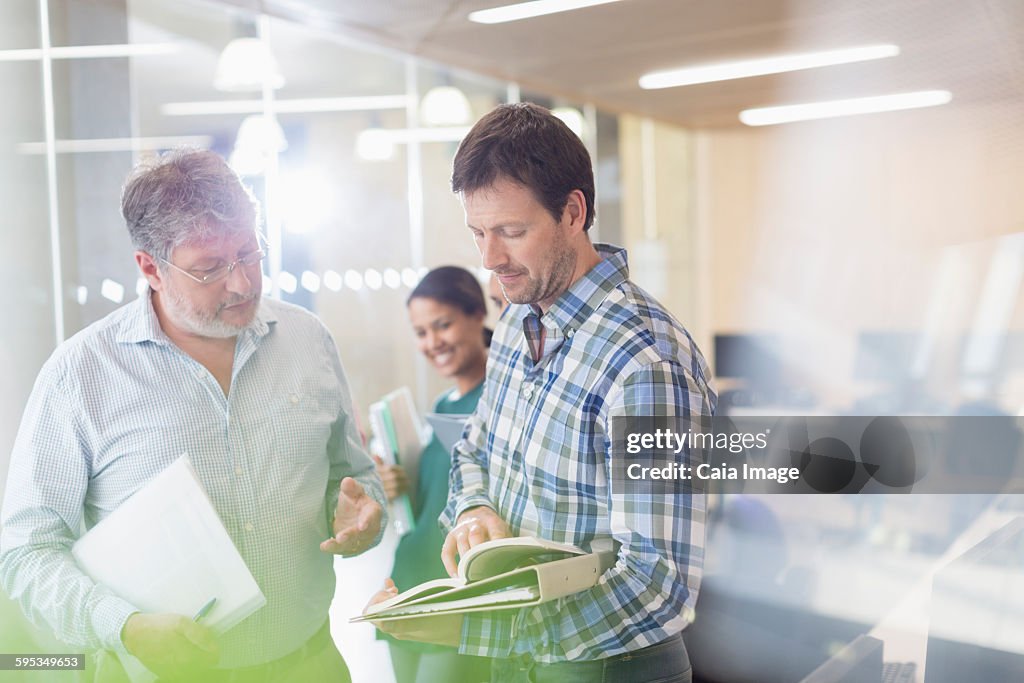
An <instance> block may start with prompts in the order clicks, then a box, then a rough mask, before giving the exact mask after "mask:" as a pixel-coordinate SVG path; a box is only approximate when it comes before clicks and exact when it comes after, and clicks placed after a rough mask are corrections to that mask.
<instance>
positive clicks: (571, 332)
mask: <svg viewBox="0 0 1024 683" xmlns="http://www.w3.org/2000/svg"><path fill="white" fill-rule="evenodd" d="M574 334H576V331H575V330H573V329H572V328H571V327H570V328H569V329H568V330H566V331H565V336H566V337H568V338H569V339H572V335H574Z"/></svg>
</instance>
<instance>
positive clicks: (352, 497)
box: [320, 477, 381, 555]
mask: <svg viewBox="0 0 1024 683" xmlns="http://www.w3.org/2000/svg"><path fill="white" fill-rule="evenodd" d="M380 517H381V507H380V503H378V502H377V501H375V500H374V499H373V498H371V497H370V496H368V495H366V491H364V490H363V487H362V485H360V483H359V482H358V481H356V480H355V479H353V478H352V477H345V478H344V479H342V480H341V487H340V489H339V490H338V507H337V509H336V510H335V511H334V530H333V531H334V537H333V538H328V539H327V540H326V541H324V542H323V543H321V544H320V550H322V551H324V552H325V553H334V554H335V555H358V554H359V553H361V552H363V551H364V550H366V549H367V548H369V547H370V543H372V542H373V539H375V538H377V533H378V532H379V531H380Z"/></svg>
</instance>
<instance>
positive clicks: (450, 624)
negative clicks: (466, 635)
mask: <svg viewBox="0 0 1024 683" xmlns="http://www.w3.org/2000/svg"><path fill="white" fill-rule="evenodd" d="M396 595H398V589H397V588H396V587H395V582H394V581H392V580H391V579H385V580H384V590H382V591H380V592H379V593H377V594H376V595H374V596H373V597H372V598H370V602H368V603H367V604H366V609H369V608H370V607H371V606H372V605H376V604H377V603H378V602H384V601H385V600H390V599H391V598H393V597H395V596H396ZM366 609H364V610H363V614H366ZM370 623H371V624H373V625H374V626H376V627H377V628H379V629H380V630H381V631H383V632H384V633H387V634H388V635H389V636H392V637H395V638H398V639H399V640H418V641H420V642H423V643H434V644H436V645H447V646H449V647H458V646H459V641H460V640H461V639H462V615H461V614H438V615H435V616H430V617H417V618H415V619H398V620H396V621H371V622H370Z"/></svg>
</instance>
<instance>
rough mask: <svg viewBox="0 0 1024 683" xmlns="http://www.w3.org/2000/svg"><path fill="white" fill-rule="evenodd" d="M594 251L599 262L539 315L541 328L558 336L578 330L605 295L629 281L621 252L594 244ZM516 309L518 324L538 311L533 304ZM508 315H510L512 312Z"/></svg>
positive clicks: (604, 245)
mask: <svg viewBox="0 0 1024 683" xmlns="http://www.w3.org/2000/svg"><path fill="white" fill-rule="evenodd" d="M594 249H596V250H597V253H598V254H599V255H600V256H601V261H600V262H598V264H597V265H596V266H594V267H593V268H591V269H590V270H589V271H587V273H586V274H585V275H584V276H583V277H581V278H580V279H579V280H577V281H576V282H574V283H573V284H572V285H571V286H570V287H569V289H567V290H566V291H565V292H563V293H562V295H561V296H560V297H558V299H556V300H555V303H554V304H552V306H551V308H549V309H548V310H547V312H546V313H544V315H543V316H541V319H540V320H541V323H542V324H543V325H544V326H545V327H547V328H549V329H553V330H558V331H560V332H561V333H562V334H565V333H567V332H569V331H570V330H575V329H577V328H579V326H580V325H582V324H583V322H584V321H585V320H586V319H587V318H589V317H590V314H591V313H593V312H594V310H595V309H596V308H597V307H598V306H599V305H600V304H601V302H602V301H604V300H605V298H606V297H607V296H608V294H610V293H611V292H612V291H613V290H614V289H615V288H616V287H618V286H619V285H621V284H622V283H623V282H625V281H626V280H628V279H629V264H628V262H627V256H626V250H625V249H623V248H622V247H617V246H615V245H613V244H602V243H599V242H595V243H594ZM516 308H517V310H516V311H515V313H514V314H515V316H516V318H518V320H519V321H520V323H521V322H522V321H523V320H524V319H525V318H526V316H528V315H531V314H534V315H536V314H537V313H538V312H539V309H537V308H535V306H534V305H533V304H529V305H520V306H517V307H516ZM509 313H510V314H512V311H510V312H509Z"/></svg>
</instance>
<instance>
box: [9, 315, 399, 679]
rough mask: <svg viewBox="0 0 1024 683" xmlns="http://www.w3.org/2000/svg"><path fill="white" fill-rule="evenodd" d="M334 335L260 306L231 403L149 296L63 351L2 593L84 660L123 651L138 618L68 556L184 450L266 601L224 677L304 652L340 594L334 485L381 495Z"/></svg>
mask: <svg viewBox="0 0 1024 683" xmlns="http://www.w3.org/2000/svg"><path fill="white" fill-rule="evenodd" d="M352 415H353V412H352V400H351V397H350V395H349V389H348V383H347V381H346V379H345V374H344V372H343V371H342V368H341V364H340V362H339V360H338V351H337V348H336V347H335V345H334V341H333V340H332V339H331V336H330V334H329V333H328V331H327V330H326V328H324V326H323V324H322V323H320V321H319V320H317V319H316V318H315V317H313V316H312V315H310V314H309V313H308V312H307V311H305V310H303V309H301V308H298V307H297V306H292V305H290V304H285V303H282V302H279V301H274V300H269V299H265V300H263V301H262V302H261V304H260V310H259V312H258V313H257V316H256V318H255V320H254V323H253V324H252V325H251V326H250V327H248V328H247V329H245V330H244V331H243V332H242V333H241V334H239V336H238V341H237V345H236V348H235V360H234V367H233V368H232V380H231V390H230V393H229V394H228V395H227V396H225V395H224V392H223V390H222V389H221V387H220V385H219V384H218V383H217V380H216V379H215V378H214V377H213V375H212V374H210V372H209V371H208V370H207V369H206V368H205V367H203V366H202V365H201V364H199V363H198V362H197V361H195V360H194V359H193V358H191V357H190V356H189V355H187V354H186V353H184V352H183V351H181V350H180V349H179V348H178V347H177V346H175V345H174V344H173V343H171V341H170V340H169V339H168V338H167V336H166V335H165V334H164V333H163V331H162V330H161V329H160V325H159V322H158V321H157V318H156V315H155V313H154V312H153V308H152V305H151V303H150V297H149V296H148V295H146V296H142V297H140V298H139V299H138V300H137V301H135V302H133V303H131V304H129V305H127V306H124V307H122V308H120V309H118V310H117V311H115V312H113V313H112V314H110V315H108V316H107V317H106V318H104V319H102V320H100V321H98V322H96V323H94V324H93V325H91V326H89V327H88V328H86V329H85V330H83V331H82V332H80V333H78V334H77V335H75V336H74V337H72V338H71V339H69V340H68V341H67V342H65V343H64V344H63V345H61V346H60V348H58V349H57V350H56V351H55V352H54V354H53V356H52V357H51V358H50V360H49V361H47V363H46V364H45V366H44V367H43V369H42V370H41V371H40V373H39V377H38V379H37V380H36V385H35V388H34V389H33V390H32V395H31V397H30V398H29V402H28V406H27V407H26V408H25V414H24V416H23V418H22V421H21V428H20V429H19V431H18V436H17V439H16V441H15V445H14V452H13V456H12V459H11V469H10V474H9V477H8V480H7V492H6V495H5V497H4V506H3V515H2V520H3V531H2V535H0V581H2V584H3V587H4V589H5V590H6V591H7V592H8V593H9V594H10V596H11V597H12V598H14V599H15V600H17V601H18V602H19V603H20V604H21V607H22V609H23V610H24V611H25V613H26V614H27V615H28V616H29V617H31V618H32V620H33V621H34V622H36V623H37V624H39V625H45V626H49V627H50V628H52V629H53V631H55V633H56V635H57V637H58V638H60V639H61V640H62V641H63V642H64V643H66V644H67V645H69V646H72V647H75V648H95V647H99V646H103V647H106V648H110V649H115V650H123V645H122V644H121V641H120V633H121V629H122V627H123V625H124V622H125V621H126V620H127V618H128V616H129V615H130V614H131V613H132V612H135V611H137V610H136V608H135V607H134V606H133V605H131V604H129V603H127V602H126V601H124V600H122V599H121V598H119V597H117V596H116V595H114V594H113V593H112V592H111V591H110V590H109V589H108V588H107V587H105V586H102V585H97V584H95V583H94V582H93V581H92V580H90V579H89V577H87V576H86V575H85V574H83V573H82V572H81V571H80V570H79V568H78V566H77V565H76V564H75V562H74V560H73V559H72V557H71V555H70V548H71V545H72V544H73V543H74V541H75V540H76V539H77V538H78V537H79V535H80V534H81V531H82V529H83V527H85V528H88V527H92V526H93V525H95V524H96V523H97V522H99V521H100V520H101V519H103V518H104V517H105V516H106V515H107V514H109V513H110V512H111V511H113V510H114V509H115V508H116V507H117V506H118V505H119V504H120V503H121V502H122V501H123V500H124V499H125V498H127V497H128V496H129V495H131V494H132V493H133V492H134V491H136V490H137V489H138V488H139V487H141V486H142V485H143V484H144V483H145V482H146V481H148V480H149V479H150V478H151V477H153V476H154V475H155V474H157V473H159V472H160V471H162V470H163V468H164V467H166V466H167V465H169V464H170V463H172V462H173V461H174V460H175V459H176V458H178V456H180V455H181V454H182V453H185V452H187V453H188V454H189V455H190V456H191V458H192V463H193V465H194V466H195V468H196V471H197V473H198V475H199V478H200V480H201V481H202V483H203V485H204V486H205V488H206V490H207V493H208V494H209V495H210V498H211V500H212V502H213V506H214V508H215V509H216V510H217V513H218V514H219V515H220V518H221V520H222V521H223V522H224V525H225V527H226V528H227V530H228V533H229V534H230V536H231V539H232V540H233V541H234V543H235V545H236V546H237V548H238V550H239V552H240V553H241V555H242V557H243V558H244V559H245V562H246V564H247V565H248V567H249V570H250V571H251V572H252V574H253V576H254V577H255V579H256V583H257V584H259V586H260V588H261V589H262V591H263V593H264V595H265V596H266V598H267V604H266V605H265V606H264V607H263V608H261V609H260V610H259V611H257V612H256V613H255V614H253V615H252V616H250V617H249V618H248V619H246V620H245V621H243V622H242V623H240V624H239V625H238V626H236V627H235V628H233V629H231V630H230V631H229V632H227V633H226V634H225V635H224V636H223V637H222V638H221V666H224V667H236V666H247V665H252V664H259V663H262V662H266V661H270V660H273V659H276V658H278V657H281V656H283V655H285V654H287V653H288V652H291V651H292V650H294V649H296V648H298V647H300V646H301V645H302V644H303V643H304V642H305V641H306V640H308V639H309V638H310V637H311V636H312V635H313V634H314V633H315V632H316V630H317V629H318V628H319V627H320V626H321V625H322V624H323V623H324V621H325V620H326V619H327V610H328V607H329V605H330V602H331V597H332V596H333V595H334V587H335V577H334V563H333V559H334V558H333V556H331V555H328V554H326V553H323V552H321V551H320V548H319V544H320V542H321V541H323V540H324V539H325V538H327V537H328V536H330V533H331V532H330V531H329V528H328V524H329V520H330V517H331V515H332V513H333V510H334V506H335V504H336V502H337V495H338V482H339V481H340V480H341V479H342V478H343V477H345V476H348V475H351V476H354V477H355V478H356V479H357V480H359V481H360V483H362V485H363V486H364V487H366V488H367V489H368V491H369V493H370V495H372V496H373V497H374V498H375V499H376V500H377V501H379V502H381V503H383V501H384V495H383V491H382V489H381V487H380V482H379V479H378V478H377V475H376V473H375V469H374V466H373V462H372V461H371V460H370V458H369V457H368V456H367V455H366V454H365V452H364V451H363V448H362V442H361V440H360V438H359V434H358V432H357V430H356V428H355V425H354V424H353V419H352Z"/></svg>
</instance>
